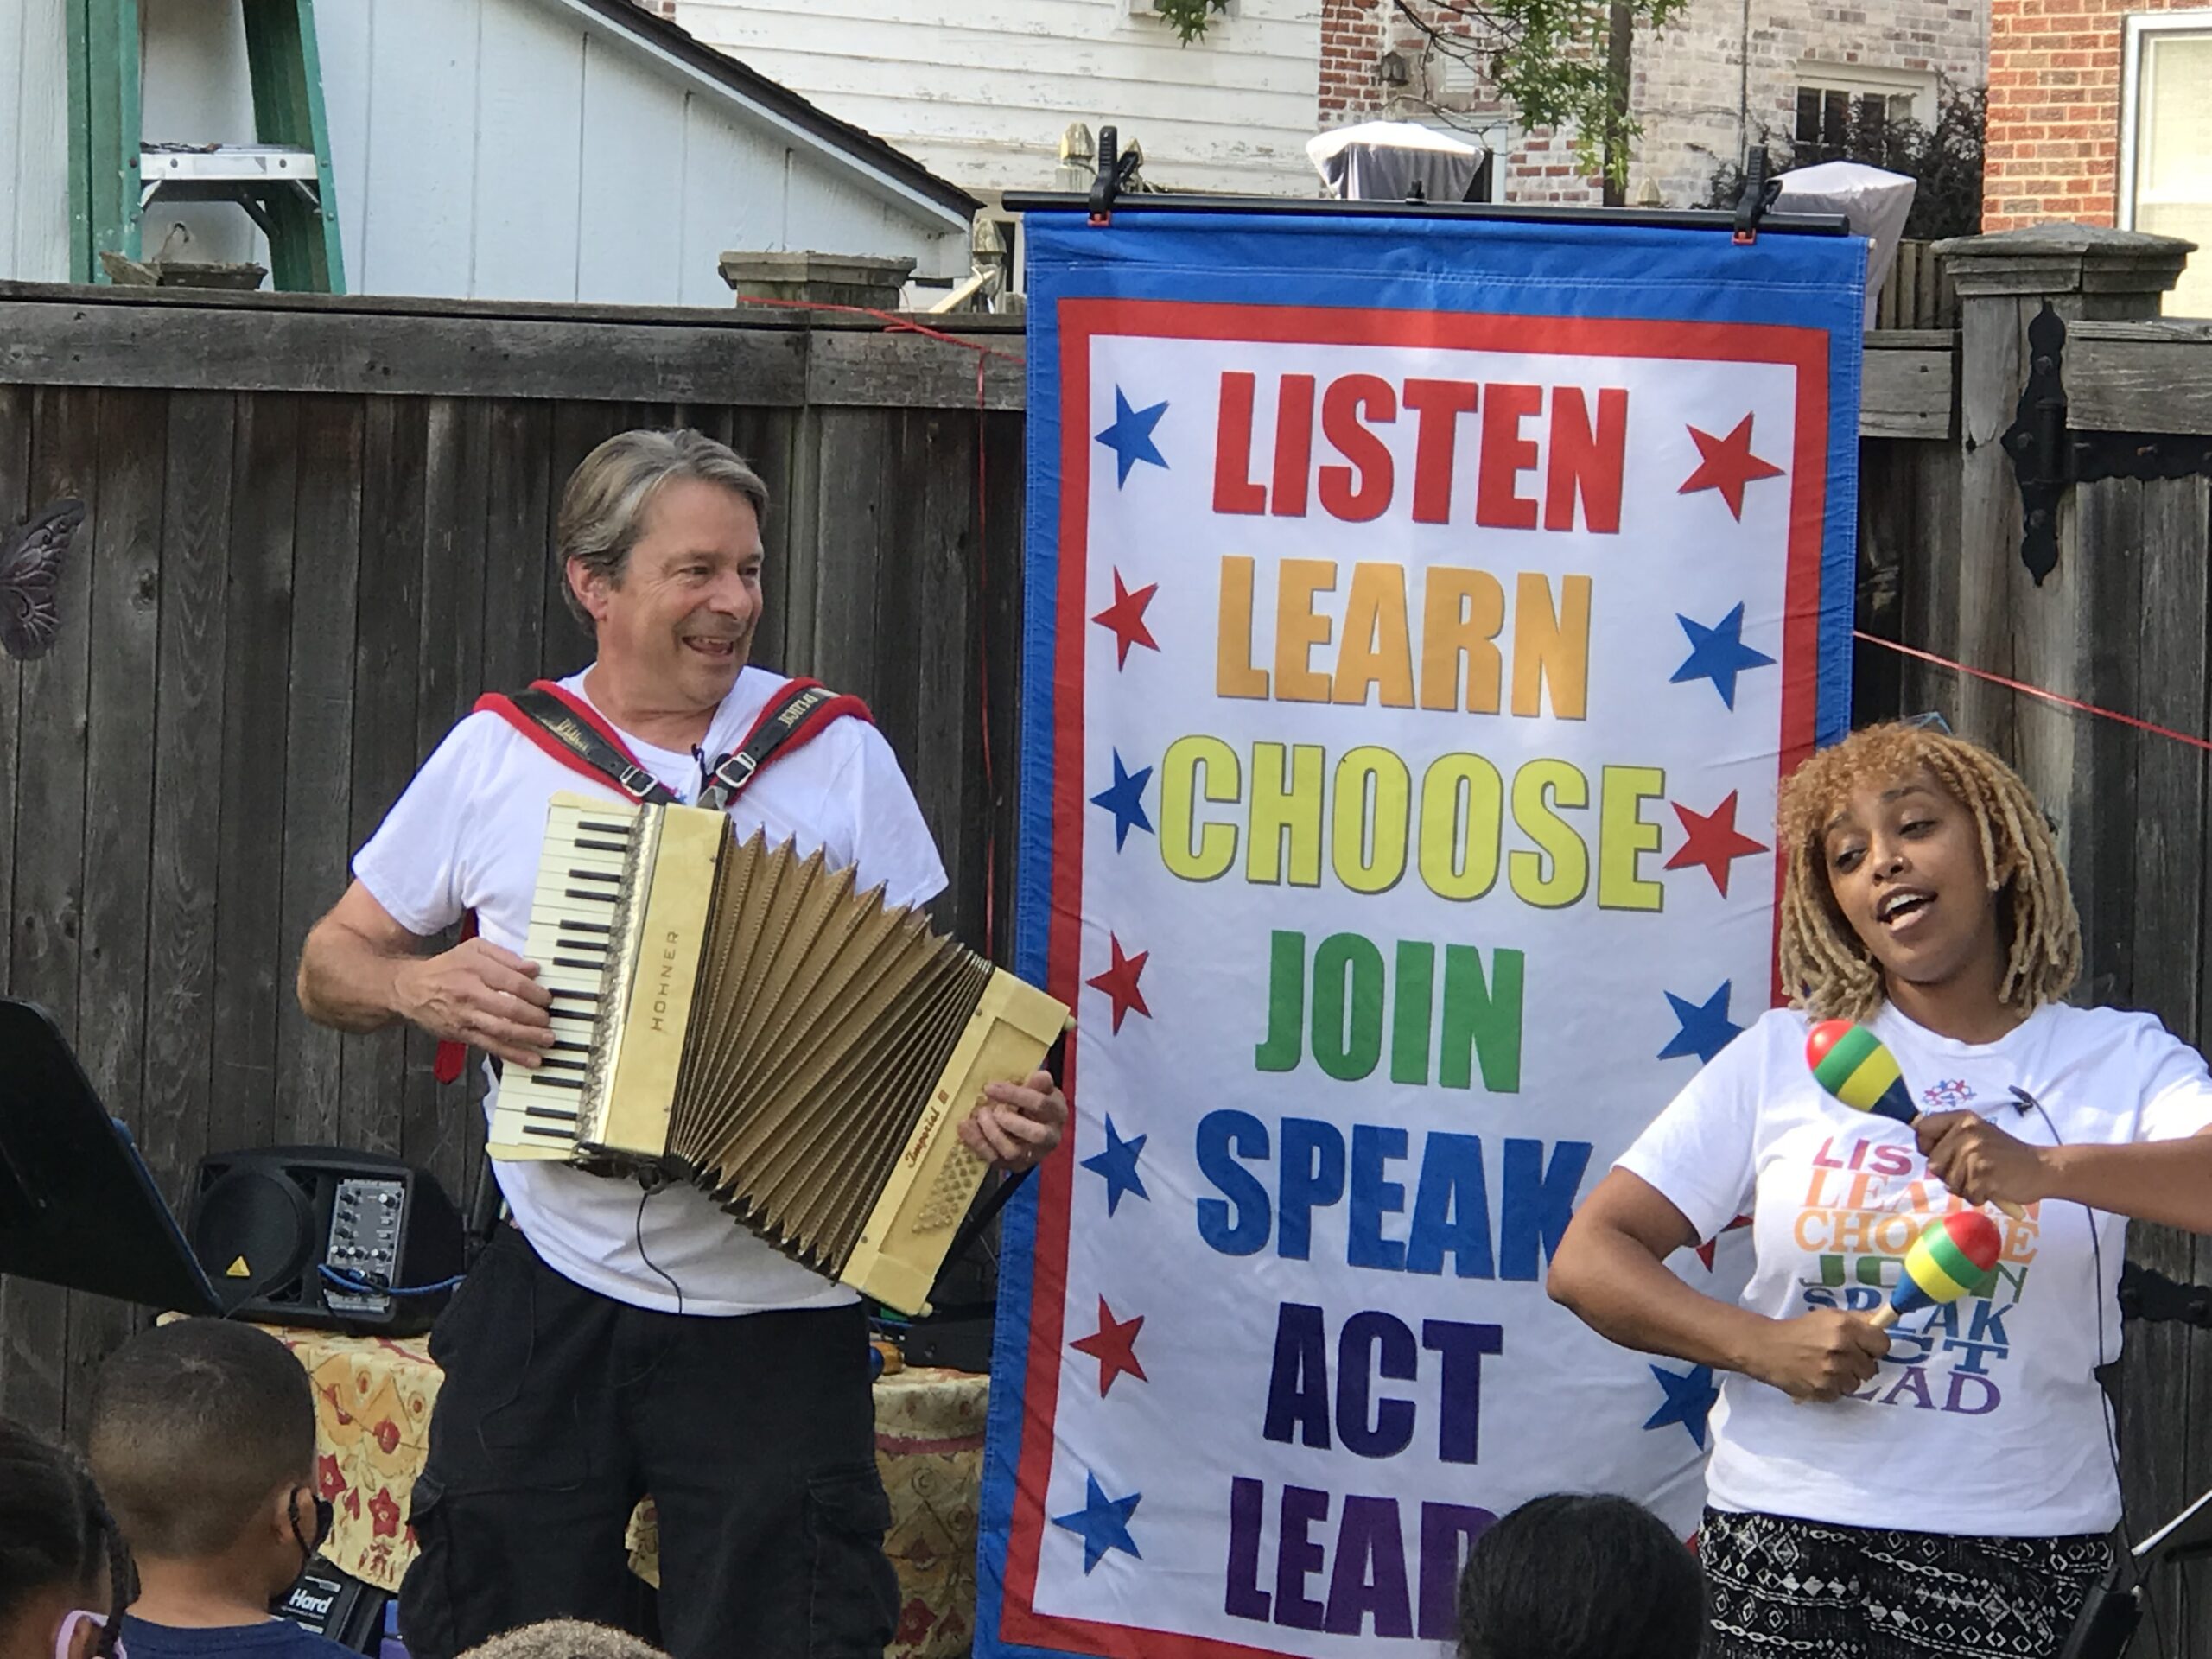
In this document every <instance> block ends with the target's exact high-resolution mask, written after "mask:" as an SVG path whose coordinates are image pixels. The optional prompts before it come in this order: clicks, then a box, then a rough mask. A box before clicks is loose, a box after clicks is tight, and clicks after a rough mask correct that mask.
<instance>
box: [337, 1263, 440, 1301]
mask: <svg viewBox="0 0 2212 1659" xmlns="http://www.w3.org/2000/svg"><path fill="white" fill-rule="evenodd" d="M315 1271H316V1272H318V1273H320V1274H321V1275H322V1276H323V1277H324V1278H325V1279H327V1280H328V1281H330V1282H331V1283H332V1284H334V1285H336V1286H337V1287H339V1288H340V1290H349V1291H352V1292H353V1293H354V1294H356V1295H359V1296H435V1295H437V1294H440V1293H441V1292H443V1291H448V1290H451V1289H453V1288H454V1286H456V1285H458V1284H460V1283H461V1280H462V1279H463V1278H464V1277H465V1276H466V1275H465V1274H458V1273H456V1274H454V1276H453V1277H452V1278H450V1279H441V1280H439V1281H437V1282H436V1283H435V1284H434V1285H380V1284H378V1283H377V1282H376V1281H374V1280H372V1279H364V1278H362V1277H361V1276H360V1275H359V1274H355V1273H348V1272H346V1269H345V1268H334V1267H332V1266H331V1265H330V1264H329V1263H328V1262H323V1263H321V1264H320V1265H319V1266H318V1267H317V1268H316V1269H315Z"/></svg>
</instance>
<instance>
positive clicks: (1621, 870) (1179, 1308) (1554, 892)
mask: <svg viewBox="0 0 2212 1659" xmlns="http://www.w3.org/2000/svg"><path fill="white" fill-rule="evenodd" d="M1027 232H1028V270H1029V293H1030V296H1031V306H1032V310H1031V313H1030V316H1031V326H1030V335H1029V338H1030V356H1029V377H1030V378H1029V416H1028V420H1029V435H1028V442H1029V495H1028V512H1029V532H1028V548H1027V561H1028V593H1027V650H1026V661H1025V670H1024V675H1023V681H1022V694H1021V695H1022V721H1023V753H1022V815H1023V816H1022V820H1021V842H1020V880H1021V890H1020V912H1019V916H1018V918H1017V934H1018V950H1019V957H1018V962H1017V967H1018V969H1019V970H1020V972H1021V973H1022V974H1023V975H1024V976H1026V977H1028V978H1031V979H1033V980H1034V981H1036V982H1040V983H1042V984H1045V985H1046V986H1048V987H1049V988H1051V989H1052V991H1053V993H1054V994H1055V995H1058V996H1060V997H1062V998H1063V999H1065V1001H1068V1002H1069V1003H1070V1004H1071V1006H1073V1007H1075V1008H1076V1010H1077V1032H1076V1033H1075V1035H1074V1036H1073V1038H1072V1039H1071V1041H1070V1044H1069V1051H1068V1077H1067V1085H1068V1092H1069V1095H1070V1097H1071V1100H1072V1101H1073V1103H1074V1108H1075V1122H1074V1124H1073V1127H1072V1128H1071V1135H1070V1139H1071V1146H1070V1147H1068V1148H1067V1149H1066V1150H1065V1151H1064V1152H1063V1154H1061V1155H1059V1156H1057V1157H1055V1158H1053V1159H1052V1160H1048V1161H1047V1162H1046V1165H1045V1166H1044V1167H1043V1169H1042V1170H1041V1171H1040V1172H1039V1178H1038V1179H1035V1180H1033V1182H1032V1183H1031V1184H1030V1185H1031V1191H1030V1192H1027V1193H1025V1194H1024V1195H1023V1196H1022V1197H1021V1198H1020V1199H1018V1200H1017V1202H1016V1203H1015V1204H1014V1205H1012V1206H1010V1208H1009V1211H1008V1221H1007V1230H1006V1248H1005V1250H1004V1254H1003V1261H1002V1264H1001V1265H1002V1278H1001V1301H1000V1312H999V1323H998V1330H997V1345H996V1351H995V1359H994V1368H993V1377H992V1392H991V1412H990V1424H989V1441H988V1454H987V1459H986V1484H985V1491H984V1495H983V1513H982V1529H983V1544H982V1563H981V1569H980V1571H981V1577H982V1587H981V1593H980V1600H981V1604H982V1605H980V1607H979V1610H978V1625H979V1632H980V1639H979V1645H978V1648H977V1651H978V1652H979V1653H981V1654H987V1655H998V1654H1018V1653H1028V1652H1046V1653H1080V1654H1102V1655H1103V1654H1112V1655H1127V1656H1138V1655H1141V1656H1144V1659H1200V1656H1226V1655H1230V1654H1232V1653H1234V1654H1240V1655H1250V1654H1254V1653H1279V1654H1295V1655H1313V1656H1337V1655H1351V1654H1355V1653H1357V1654H1373V1653H1375V1652H1376V1651H1378V1650H1382V1649H1380V1648H1379V1646H1378V1644H1379V1643H1389V1642H1394V1641H1395V1642H1396V1643H1402V1644H1406V1645H1404V1646H1403V1647H1402V1649H1400V1650H1402V1651H1407V1652H1412V1651H1414V1649H1413V1647H1412V1646H1411V1645H1410V1644H1412V1643H1424V1644H1428V1643H1436V1642H1439V1641H1442V1640H1446V1639H1448V1638H1449V1637H1451V1635H1452V1628H1453V1620H1452V1595H1453V1591H1454V1588H1455V1586H1456V1581H1457V1578H1458V1574H1459V1567H1460V1565H1461V1563H1462V1562H1463V1561H1464V1560H1465V1553H1466V1550H1467V1548H1468V1546H1469V1543H1470V1541H1471V1540H1472V1539H1473V1538H1474V1537H1475V1536H1476V1535H1478V1534H1479V1532H1480V1530H1481V1529H1483V1528H1484V1526H1486V1525H1487V1524H1488V1523H1489V1522H1491V1520H1492V1519H1493V1518H1495V1517H1496V1516H1498V1515H1502V1514H1503V1513H1505V1512H1506V1511H1507V1510H1510V1509H1511V1508H1513V1507H1514V1506H1515V1505H1516V1504H1518V1503H1522V1501H1524V1500H1525V1499H1527V1498H1529V1497H1534V1496H1536V1495H1539V1494H1541V1493H1544V1492H1548V1491H1618V1492H1625V1493H1627V1494H1629V1495H1630V1496H1631V1497H1637V1498H1639V1499H1642V1500H1643V1501H1645V1502H1647V1503H1651V1504H1652V1505H1654V1507H1656V1509H1657V1510H1659V1512H1660V1513H1661V1514H1662V1516H1664V1517H1665V1518H1666V1519H1667V1520H1668V1521H1669V1522H1670V1524H1672V1525H1673V1526H1674V1527H1675V1529H1677V1530H1678V1531H1679V1532H1681V1534H1682V1535H1684V1536H1688V1535H1689V1534H1690V1533H1691V1532H1692V1531H1693V1530H1694V1527H1695V1525H1696V1519H1697V1513H1698V1509H1699V1506H1700V1502H1701V1499H1702V1487H1701V1479H1700V1466H1701V1463H1702V1459H1703V1452H1704V1446H1705V1439H1706V1414H1707V1410H1708V1408H1710V1407H1711V1405H1712V1404H1713V1399H1714V1384H1713V1377H1712V1376H1711V1375H1710V1374H1709V1372H1707V1370H1704V1369H1703V1368H1700V1367H1694V1366H1691V1365H1688V1364H1687V1363H1675V1362H1672V1361H1654V1360H1653V1359H1651V1358H1649V1357H1647V1356H1643V1355H1638V1354H1635V1353H1631V1352H1629V1351H1625V1350H1623V1349H1619V1348H1616V1347H1614V1346H1612V1345H1611V1344H1608V1343H1606V1342H1605V1341H1604V1340H1603V1339H1601V1338H1599V1337H1598V1336H1596V1335H1595V1334H1594V1333H1592V1332H1590V1331H1589V1330H1588V1329H1586V1327H1585V1326H1583V1325H1581V1324H1580V1322H1579V1321H1578V1320H1577V1319H1574V1318H1573V1315H1571V1314H1569V1313H1567V1311H1566V1310H1564V1309H1563V1308H1560V1307H1559V1306H1556V1305H1554V1303H1553V1302H1551V1301H1550V1300H1549V1299H1548V1297H1547V1296H1546V1294H1545V1292H1544V1285H1543V1280H1544V1273H1545V1266H1546V1262H1547V1261H1548V1255H1549V1253H1550V1251H1551V1249H1552V1248H1553V1247H1554V1245H1555V1244H1556V1243H1557V1242H1558V1239H1559V1237H1560V1233H1561V1231H1562V1230H1564V1228H1565V1226H1566V1224H1567V1219H1568V1217H1569V1216H1570V1215H1571V1213H1572V1211H1573V1207H1574V1205H1575V1204H1576V1203H1577V1202H1578V1201H1579V1200H1580V1198H1582V1197H1583V1196H1584V1195H1585V1194H1586V1193H1587V1192H1589V1191H1590V1189H1591V1188H1592V1186H1593V1185H1595V1184H1596V1183H1597V1182H1598V1180H1599V1179H1601V1178H1602V1177H1603V1176H1604V1174H1605V1172H1606V1170H1607V1169H1608V1168H1609V1167H1610V1166H1611V1162H1612V1160H1614V1159H1615V1158H1616V1157H1617V1156H1618V1154H1619V1153H1620V1152H1621V1151H1622V1150H1623V1149H1624V1147H1626V1146H1627V1144H1628V1143H1629V1141H1630V1140H1631V1139H1632V1138H1633V1137H1634V1136H1635V1135H1636V1134H1637V1131H1638V1130H1639V1129H1640V1128H1642V1127H1643V1125H1644V1124H1645V1123H1646V1122H1649V1120H1650V1118H1651V1117H1652V1116H1653V1115H1654V1114H1655V1113H1656V1112H1657V1111H1658V1110H1659V1109H1660V1108H1661V1107H1662V1106H1663V1105H1664V1104H1665V1103H1666V1102H1667V1101H1668V1100H1669V1098H1670V1097H1671V1096H1673V1095H1674V1093H1675V1091H1676V1090H1678V1089H1679V1088H1680V1087H1681V1085H1682V1084H1683V1083H1684V1082H1685V1081H1686V1080H1687V1079H1688V1077H1691V1076H1692V1075H1694V1072H1695V1071H1696V1069H1697V1068H1698V1066H1699V1065H1701V1064H1702V1063H1703V1062H1704V1061H1706V1060H1707V1059H1709V1058H1711V1057H1712V1056H1713V1054H1714V1053H1716V1052H1719V1048H1720V1047H1721V1046H1722V1045H1723V1044H1725V1043H1726V1041H1727V1040H1728V1039H1729V1038H1730V1037H1732V1035H1733V1034H1734V1033H1736V1032H1737V1031H1738V1029H1739V1028H1741V1027H1744V1026H1745V1025H1747V1024H1749V1023H1750V1021H1751V1020H1753V1019H1754V1018H1756V1017H1757V1015H1758V1014H1759V1013H1760V1012H1762V1011H1763V1010H1764V1009H1765V1008H1766V1007H1769V1006H1770V1005H1771V1004H1772V1003H1773V1002H1774V1001H1777V1000H1779V999H1778V995H1777V983H1776V973H1775V919H1776V909H1777V897H1778V884H1779V880H1780V875H1781V868H1780V864H1779V862H1778V861H1777V856H1776V854H1775V851H1774V849H1773V846H1772V842H1773V840H1774V836H1773V829H1772V825H1773V819H1774V808H1775V797H1776V789H1777V780H1778V779H1779V777H1780V775H1781V774H1782V773H1783V772H1785V771H1786V770H1787V769H1788V768H1789V766H1791V765H1792V764H1794V762H1795V761H1796V760H1797V759H1799V758H1800V757H1802V755H1804V754H1805V753H1808V751H1809V750H1810V749H1811V748H1812V747H1813V746H1814V745H1815V743H1818V742H1821V741H1832V740H1833V739H1834V738H1836V737H1838V736H1840V735H1841V734H1842V733H1843V731H1844V729H1845V728H1846V725H1847V716H1848V701H1849V699H1848V658H1847V650H1848V644H1849V630H1850V621H1851V607H1852V577H1853V537H1854V490H1855V483H1856V474H1857V454H1858V410H1859V352H1860V344H1861V342H1860V331H1861V320H1862V314H1863V308H1864V306H1865V293H1864V289H1863V286H1862V282H1863V272H1864V263H1865V245H1864V243H1863V242H1861V241H1859V240H1858V239H1856V238H1824V237H1813V236H1785V235H1776V234H1771V233H1770V234H1767V235H1764V236H1762V237H1761V238H1759V239H1758V241H1757V242H1756V243H1755V244H1753V245H1735V244H1733V243H1732V240H1731V238H1730V237H1729V235H1728V234H1727V233H1726V232H1707V231H1695V230H1662V229H1647V228H1643V227H1640V226H1619V225H1607V226H1569V225H1532V224H1529V223H1526V222H1519V223H1513V222H1498V221H1489V222H1482V221H1468V220H1427V221H1424V220H1421V219H1365V218H1354V217H1351V216H1342V215H1338V216H1317V217H1310V218H1306V217H1291V216H1287V215H1286V216H1281V217H1269V216H1262V215H1253V214H1243V215H1223V216H1219V217H1196V216H1183V215H1169V214H1154V215H1149V216H1147V215H1146V214H1143V213H1124V214H1122V215H1121V216H1120V217H1119V218H1117V219H1116V222H1115V223H1114V224H1112V225H1111V226H1104V227H1099V226H1091V225H1090V224H1088V223H1087V222H1085V220H1084V218H1083V216H1082V215H1080V214H1076V213H1068V214H1053V213H1047V214H1033V215H1031V217H1030V219H1029V221H1028V227H1027ZM1743 1243H1744V1241H1743V1239H1742V1238H1741V1237H1740V1236H1738V1237H1737V1238H1734V1239H1726V1238H1724V1239H1723V1240H1721V1241H1718V1244H1719V1249H1718V1252H1717V1253H1716V1249H1715V1247H1714V1245H1713V1244H1712V1243H1709V1244H1708V1245H1707V1247H1706V1248H1705V1249H1703V1250H1700V1251H1698V1252H1688V1251H1685V1252H1683V1253H1682V1254H1681V1258H1680V1260H1679V1261H1677V1262H1675V1264H1674V1265H1675V1268H1676V1269H1677V1270H1678V1271H1679V1272H1681V1274H1684V1275H1685V1276H1686V1277H1688V1278H1689V1279H1690V1280H1691V1281H1694V1282H1695V1283H1698V1284H1700V1286H1701V1287H1706V1288H1708V1289H1713V1290H1715V1291H1717V1292H1719V1294H1726V1295H1733V1294H1735V1292H1736V1290H1737V1289H1738V1287H1740V1284H1741V1281H1742V1276H1743V1273H1744V1271H1745V1265H1746V1264H1745V1263H1744V1262H1741V1261H1739V1260H1735V1261H1732V1255H1733V1252H1732V1249H1731V1247H1732V1246H1736V1245H1742V1244H1743ZM1420 1650H1421V1651H1424V1652H1427V1651H1433V1648H1429V1647H1424V1648H1422V1649H1420Z"/></svg>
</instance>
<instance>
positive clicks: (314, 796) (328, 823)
mask: <svg viewBox="0 0 2212 1659" xmlns="http://www.w3.org/2000/svg"><path fill="white" fill-rule="evenodd" d="M386 406H388V405H387V404H386V402H385V400H383V399H379V400H378V407H379V408H382V407H386ZM364 417H365V410H364V407H363V400H361V399H360V398H358V397H308V398H303V399H302V400H301V404H300V419H301V427H300V465H299V479H298V486H297V492H296V497H295V506H294V510H293V548H292V563H293V569H294V573H295V579H294V582H293V603H292V629H291V639H290V641H289V645H290V658H291V671H290V675H289V679H290V685H291V695H290V698H289V702H288V704H287V706H286V709H285V721H284V733H285V736H284V817H283V824H284V829H283V844H282V846H281V848H279V849H277V852H278V856H279V857H280V858H281V859H282V861H283V863H282V874H281V878H280V880H281V884H282V885H281V888H280V896H279V899H278V920H277V937H278V938H279V939H281V940H283V941H284V942H285V943H286V944H290V943H292V942H295V941H296V940H298V939H300V938H302V937H304V935H305V934H306V931H307V930H308V926H309V925H312V924H313V922H314V921H315V918H316V917H318V916H320V915H321V913H322V912H323V911H324V910H325V909H327V907H328V906H329V904H330V901H331V898H332V895H333V894H334V893H336V892H337V890H338V889H337V887H336V886H334V883H336V882H338V880H339V879H340V874H341V872H343V870H344V869H345V868H346V856H347V855H348V854H349V853H350V852H351V851H352V848H351V846H350V845H349V843H348V842H347V831H348V829H349V827H350V826H349V825H348V823H347V822H346V817H347V815H346V795H347V779H348V778H349V775H350V773H351V770H352V766H353V747H354V744H355V742H356V741H357V737H356V733H357V729H358V723H357V722H356V721H355V720H354V718H353V714H354V699H353V627H354V612H355V607H356V605H357V604H358V602H359V600H358V595H359V587H360V582H361V580H362V576H363V574H364V566H365V565H366V564H368V563H370V562H371V560H372V558H373V557H374V553H373V550H372V547H371V546H370V545H369V544H368V543H365V542H364V540H363V539H362V525H361V467H362V450H361V444H362V423H363V420H364ZM379 702H380V699H379V700H378V701H376V702H372V704H371V707H372V709H373V710H374V712H375V714H376V715H381V714H382V712H383V710H382V709H381V707H380V706H378V704H379ZM371 723H372V724H373V723H374V722H373V720H372V722H371ZM364 735H365V739H366V741H376V739H377V737H378V733H377V732H375V731H370V732H368V733H366V734H364ZM408 736H409V738H410V740H411V739H412V737H413V734H412V733H411V732H410V734H408ZM410 746H411V744H410ZM291 969H292V963H290V962H289V960H280V961H279V962H278V963H277V1056H276V1063H277V1092H276V1099H275V1108H276V1114H277V1135H278V1136H279V1137H280V1138H281V1139H283V1140H284V1141H289V1142H293V1143H296V1144H299V1145H304V1146H313V1145H315V1144H317V1143H320V1142H326V1141H334V1140H337V1139H339V1138H340V1135H339V1117H338V1090H339V1077H340V1073H341V1071H342V1070H343V1067H344V1065H345V1052H346V1051H345V1039H343V1038H342V1037H340V1035H339V1034H338V1033H336V1032H334V1031H330V1030H327V1029H326V1028H325V1027H321V1026H317V1025H315V1024H314V1023H313V1022H312V1021H310V1020H308V1017H307V1016H306V1015H305V1014H302V1013H301V1012H300V1005H299V1000H298V999H297V998H296V997H294V996H292V995H289V990H290V987H291V982H292V981H291Z"/></svg>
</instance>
